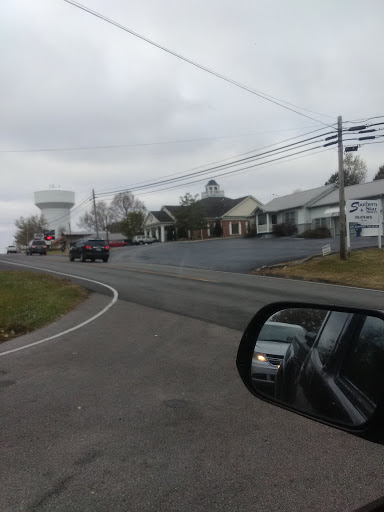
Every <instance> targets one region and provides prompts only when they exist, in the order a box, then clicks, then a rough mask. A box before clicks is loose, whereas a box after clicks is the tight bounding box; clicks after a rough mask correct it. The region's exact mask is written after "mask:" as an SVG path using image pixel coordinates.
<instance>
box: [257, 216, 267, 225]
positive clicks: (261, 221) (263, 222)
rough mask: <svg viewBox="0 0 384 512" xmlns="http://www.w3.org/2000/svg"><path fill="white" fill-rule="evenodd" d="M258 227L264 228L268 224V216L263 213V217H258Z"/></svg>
mask: <svg viewBox="0 0 384 512" xmlns="http://www.w3.org/2000/svg"><path fill="white" fill-rule="evenodd" d="M257 218H258V225H259V226H262V225H263V224H266V223H267V216H266V214H265V213H262V214H261V215H259V216H258V217H257Z"/></svg>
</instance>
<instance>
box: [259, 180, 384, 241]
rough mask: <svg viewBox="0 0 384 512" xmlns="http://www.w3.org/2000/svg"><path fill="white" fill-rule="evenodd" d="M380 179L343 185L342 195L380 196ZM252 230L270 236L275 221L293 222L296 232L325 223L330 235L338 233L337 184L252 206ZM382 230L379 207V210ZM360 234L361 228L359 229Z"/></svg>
mask: <svg viewBox="0 0 384 512" xmlns="http://www.w3.org/2000/svg"><path fill="white" fill-rule="evenodd" d="M382 198H384V180H375V181H371V182H369V183H360V184H359V185H351V186H349V187H345V199H382ZM255 215H256V232H257V233H258V234H261V235H263V236H272V234H273V226H274V225H275V224H282V223H284V224H295V225H296V226H297V231H298V234H300V233H302V232H303V231H305V230H306V229H313V228H317V227H327V228H328V229H329V230H330V232H331V235H332V236H337V235H339V234H340V229H339V216H340V211H339V187H338V185H336V184H332V185H324V186H323V187H318V188H313V189H310V190H303V191H301V192H295V193H294V194H289V195H287V196H281V197H276V198H275V199H272V201H270V202H269V203H267V204H265V205H262V206H259V207H258V208H256V210H255ZM381 226H382V228H381V229H382V233H383V211H381ZM361 234H362V236H364V229H363V230H362V233H361Z"/></svg>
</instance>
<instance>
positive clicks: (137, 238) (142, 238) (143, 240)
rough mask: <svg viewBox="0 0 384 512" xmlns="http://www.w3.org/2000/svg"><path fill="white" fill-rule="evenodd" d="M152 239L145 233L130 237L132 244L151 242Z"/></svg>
mask: <svg viewBox="0 0 384 512" xmlns="http://www.w3.org/2000/svg"><path fill="white" fill-rule="evenodd" d="M153 242H154V239H153V238H151V237H150V236H146V235H136V236H134V237H133V239H132V243H133V245H144V244H153Z"/></svg>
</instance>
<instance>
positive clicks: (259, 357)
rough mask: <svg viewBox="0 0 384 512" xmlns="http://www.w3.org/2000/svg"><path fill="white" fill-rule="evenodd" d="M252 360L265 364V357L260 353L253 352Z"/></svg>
mask: <svg viewBox="0 0 384 512" xmlns="http://www.w3.org/2000/svg"><path fill="white" fill-rule="evenodd" d="M253 359H254V360H255V359H256V360H257V361H261V362H262V363H266V362H267V356H266V355H265V354H261V353H260V352H255V353H254V354H253Z"/></svg>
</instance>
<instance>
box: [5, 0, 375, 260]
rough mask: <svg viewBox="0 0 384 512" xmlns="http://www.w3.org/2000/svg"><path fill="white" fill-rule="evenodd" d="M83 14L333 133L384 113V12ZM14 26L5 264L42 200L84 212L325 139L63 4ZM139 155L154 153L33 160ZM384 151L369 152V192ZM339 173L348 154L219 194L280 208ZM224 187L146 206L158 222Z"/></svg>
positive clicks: (235, 6) (18, 2) (121, 4)
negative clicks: (283, 144) (276, 198)
mask: <svg viewBox="0 0 384 512" xmlns="http://www.w3.org/2000/svg"><path fill="white" fill-rule="evenodd" d="M82 3H83V4H84V5H86V6H87V7H90V8H92V9H94V10H95V11H98V12H100V13H102V14H103V15H105V16H107V17H109V18H111V19H113V20H115V21H117V22H119V23H120V24H122V25H124V26H126V27H128V28H130V29H131V30H134V31H136V32H138V33H140V34H142V35H144V36H146V37H148V38H149V39H152V40H154V41H156V42H157V43H159V44H161V45H163V46H166V47H168V48H170V49H172V50H173V51H176V52H178V53H180V54H182V55H184V56H186V57H187V58H189V59H191V60H194V61H196V62H198V63H200V64H202V65H203V66H206V67H208V68H211V69H213V70H215V71H217V72H218V73H221V74H223V75H226V76H228V77H230V78H232V79H234V80H236V81H238V82H241V83H243V84H246V85H247V86H249V87H251V88H253V89H257V90H258V91H262V92H264V93H266V94H269V95H272V96H275V97H278V98H281V99H283V100H285V101H288V102H291V103H293V104H296V105H298V106H300V107H304V108H306V109H310V110H312V111H315V112H319V113H322V114H326V115H328V116H331V117H325V116H322V115H319V114H312V113H309V112H306V111H302V112H304V113H306V114H307V115H309V116H310V117H313V118H315V119H317V120H319V121H322V122H323V123H331V124H332V123H334V122H336V118H337V115H343V119H345V120H354V119H361V118H367V117H371V116H378V115H384V101H383V100H384V94H383V90H384V88H383V80H384V65H383V58H382V22H383V19H384V2H383V1H382V0H367V1H365V2H362V1H361V0H337V1H334V0H321V1H320V0H308V1H304V0H268V1H265V0H263V1H261V0H210V1H207V0H193V1H190V0H182V1H180V0H162V1H161V0H131V1H129V2H127V1H126V0H109V1H108V2H107V1H105V0H92V1H91V0H82ZM0 24H1V27H0V62H1V80H0V162H1V164H0V169H1V187H0V251H3V250H4V248H5V246H6V245H8V244H11V243H12V241H13V234H14V220H15V218H18V217H20V216H21V215H23V216H29V215H31V214H36V213H38V212H39V210H38V209H37V207H35V206H34V204H33V192H34V191H36V190H45V189H48V188H49V187H50V185H55V186H60V187H61V188H62V189H67V190H73V191H74V192H75V193H76V204H79V203H80V202H81V201H82V200H83V199H85V198H87V197H88V196H89V195H90V194H91V192H92V188H94V189H95V191H96V193H100V192H103V191H106V190H112V189H119V188H125V187H127V188H128V187H130V186H131V185H132V184H135V183H138V182H142V181H145V180H155V179H159V178H161V177H163V176H164V175H168V174H172V173H177V172H182V171H187V170H189V169H191V168H195V167H197V166H203V165H206V164H209V163H210V162H214V161H217V160H222V159H225V158H228V157H233V156H236V155H239V154H241V153H244V152H247V151H251V150H253V149H257V148H260V147H263V146H265V145H268V144H273V143H276V142H279V141H281V140H284V139H287V138H290V137H294V136H296V135H300V134H304V133H306V132H309V131H311V130H315V129H317V128H321V127H322V126H323V125H322V124H321V123H320V122H316V121H313V120H311V119H307V118H305V117H302V116H300V115H297V114H295V113H293V112H290V111H288V110H285V109H283V108H281V107H279V106H276V105H274V104H272V103H269V102H267V101H265V100H263V99H260V98H258V97H257V96H255V95H252V94H250V93H249V92H246V91H244V90H241V89H239V88H238V87H235V86H234V85H231V84H229V83H226V82H224V81H222V80H220V79H218V78H216V77H215V76H212V75H210V74H208V73H206V72H204V71H202V70H199V69H197V68H195V67H193V66H191V65H190V64H187V63H186V62H183V61H182V60H180V59H177V58H175V57H173V56H171V55H169V54H167V53H165V52H164V51H162V50H160V49H158V48H155V47H154V46H151V45H149V44H148V43H146V42H144V41H142V40H140V39H138V38H136V37H134V36H132V35H130V34H128V33H126V32H124V31H122V30H119V29H117V28H116V27H114V26H112V25H110V24H108V23H106V22H105V21H102V20H100V19H97V18H95V17H94V16H91V15H89V14H88V13H86V12H84V11H81V10H79V9H78V8H76V7H73V6H72V5H69V4H68V3H65V2H64V1H63V0H33V1H31V0H2V2H0ZM383 121H384V119H383ZM324 128H325V129H326V127H324ZM190 139H199V140H197V141H196V140H195V141H193V142H191V141H190ZM175 141H178V142H175ZM181 141H184V142H181ZM151 143H157V144H152V145H150V144H151ZM159 143H161V144H159ZM130 144H131V145H134V144H139V145H137V146H135V147H125V148H118V149H116V148H115V149H87V150H73V151H41V152H39V151H34V152H25V151H23V152H20V150H31V149H33V150H39V149H47V148H56V149H60V148H73V147H79V146H103V145H104V146H105V145H130ZM383 149H384V145H381V144H376V145H371V146H365V147H362V148H361V149H360V150H359V155H360V156H361V157H362V158H364V160H365V161H366V163H367V166H368V181H370V180H372V178H373V176H374V174H375V172H376V171H377V169H378V167H379V165H381V164H383V163H384V156H383ZM16 150H17V151H19V152H16ZM11 151H15V152H11ZM336 169H337V152H336V150H335V149H332V150H331V151H328V152H323V153H320V154H314V155H311V156H306V157H305V158H301V159H296V160H293V161H290V162H288V161H287V162H281V163H277V164H274V165H269V166H266V167H256V168H255V169H251V170H249V171H247V172H243V173H240V174H239V175H236V174H235V175H233V176H230V177H226V178H217V181H218V182H219V184H220V185H221V187H222V189H224V190H225V194H226V196H228V197H240V196H244V195H247V194H252V195H253V196H255V197H256V198H258V199H259V200H260V201H262V202H268V201H269V200H271V199H272V198H273V194H275V195H284V194H288V193H290V192H292V191H293V190H295V189H298V188H301V189H306V188H313V187H316V186H320V185H323V184H324V182H325V181H326V179H327V178H328V177H329V175H330V174H331V173H332V172H334V171H335V170H336ZM212 174H213V175H214V173H212ZM209 177H210V176H205V177H204V178H203V179H202V181H201V182H200V183H197V184H195V185H182V186H180V188H178V189H171V190H167V191H161V192H156V193H152V194H146V195H142V196H138V197H139V198H140V199H141V200H143V201H144V202H145V205H146V207H147V208H148V209H149V210H158V209H160V207H161V206H162V205H163V204H178V201H179V196H180V195H183V194H184V193H185V192H191V193H194V194H196V193H200V192H201V191H202V190H203V189H204V185H205V183H206V182H207V181H208V178H209ZM73 224H74V227H76V220H74V221H73Z"/></svg>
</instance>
